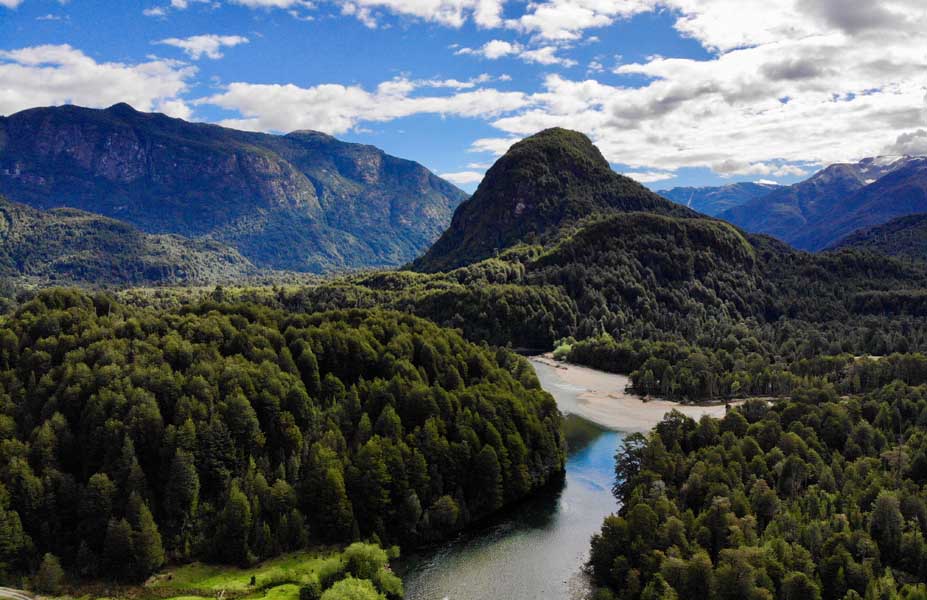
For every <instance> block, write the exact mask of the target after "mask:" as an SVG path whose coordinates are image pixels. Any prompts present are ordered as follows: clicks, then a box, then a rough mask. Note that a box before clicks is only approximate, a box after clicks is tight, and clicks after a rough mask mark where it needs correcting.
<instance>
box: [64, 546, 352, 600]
mask: <svg viewBox="0 0 927 600" xmlns="http://www.w3.org/2000/svg"><path fill="white" fill-rule="evenodd" d="M340 568H341V553H340V552H338V551H337V550H313V551H304V552H296V553H293V554H287V555H284V556H279V557H277V558H274V559H271V560H268V561H266V562H263V563H260V564H257V565H254V566H253V567H248V568H244V569H242V568H238V567H230V566H227V565H207V564H203V563H191V564H188V565H182V566H178V567H171V568H168V569H166V570H164V571H163V572H161V573H159V574H158V575H155V576H154V577H152V578H151V579H149V580H148V582H147V583H146V584H145V585H143V586H109V585H104V584H100V583H97V584H94V585H92V586H88V587H85V588H83V589H80V590H77V593H76V594H73V595H70V596H62V597H60V598H58V599H57V600H126V599H128V600H206V599H209V600H215V599H216V598H220V597H221V598H223V599H225V600H236V599H240V600H298V599H299V588H300V586H301V584H303V583H305V582H306V581H307V580H309V579H311V578H314V577H318V576H319V574H321V573H324V572H326V571H328V572H329V573H330V572H333V571H337V570H338V569H340ZM252 576H253V577H254V585H251V577H252Z"/></svg>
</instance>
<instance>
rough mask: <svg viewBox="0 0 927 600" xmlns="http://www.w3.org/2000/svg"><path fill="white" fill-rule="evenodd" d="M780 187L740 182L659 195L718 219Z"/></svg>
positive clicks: (664, 192)
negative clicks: (720, 215) (731, 210)
mask: <svg viewBox="0 0 927 600" xmlns="http://www.w3.org/2000/svg"><path fill="white" fill-rule="evenodd" d="M780 187H782V186H779V185H775V184H770V183H754V182H750V181H740V182H737V183H731V184H728V185H722V186H716V187H675V188H671V189H668V190H660V191H658V192H657V193H658V194H660V195H661V196H663V197H664V198H668V199H670V200H672V201H673V202H675V203H676V204H682V205H683V206H688V207H689V208H691V209H692V210H695V211H698V212H700V213H702V214H703V215H708V216H711V217H716V216H718V215H719V214H721V213H723V212H724V211H726V210H728V209H731V208H734V207H737V206H740V205H742V204H746V203H747V202H750V201H751V200H755V199H756V198H762V197H763V196H766V195H767V194H770V193H771V192H774V191H776V190H777V189H779V188H780Z"/></svg>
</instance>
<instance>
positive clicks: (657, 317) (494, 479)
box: [0, 130, 927, 600]
mask: <svg viewBox="0 0 927 600" xmlns="http://www.w3.org/2000/svg"><path fill="white" fill-rule="evenodd" d="M577 135H578V134H570V132H563V131H562V130H554V131H553V132H548V133H546V134H545V135H541V136H540V137H537V139H535V138H529V140H526V141H525V142H522V143H521V144H520V145H517V147H513V154H512V155H511V157H510V158H511V160H504V161H500V163H501V166H500V168H499V170H498V172H497V173H496V174H495V175H494V176H493V177H488V178H487V181H486V182H485V183H484V185H483V186H481V188H480V192H478V194H477V195H475V196H474V198H473V199H471V201H469V202H468V203H465V204H464V205H463V206H462V207H461V211H459V214H462V215H463V216H461V217H460V218H459V219H458V218H456V217H455V222H456V223H457V225H458V226H459V228H458V229H459V230H454V228H453V227H452V231H451V232H450V233H449V234H448V235H447V236H445V238H443V239H444V240H445V241H444V242H442V243H439V244H438V246H436V248H437V250H436V251H435V252H433V253H431V254H429V255H428V256H426V257H425V259H423V260H422V261H419V262H418V263H415V264H413V265H412V267H414V268H415V269H418V270H417V271H416V270H410V271H388V272H373V273H363V274H355V275H348V276H344V277H341V278H337V279H331V280H327V281H324V282H321V283H319V284H317V285H309V286H299V285H291V286H281V285H276V286H274V287H268V286H265V287H239V288H228V289H223V288H220V287H217V288H215V289H214V290H212V291H211V292H206V291H203V290H189V289H188V290H164V289H161V290H150V289H147V290H146V289H136V290H125V291H122V292H119V293H116V294H106V293H96V294H89V293H84V292H77V291H68V290H50V291H44V292H39V293H37V294H34V293H29V292H21V293H19V295H18V296H17V297H16V298H15V299H8V300H5V301H4V302H5V305H6V306H7V308H8V310H7V314H6V316H5V317H3V318H2V320H0V389H2V390H3V391H2V392H0V394H2V395H0V445H2V451H0V457H2V458H0V539H4V540H9V542H8V543H5V544H2V545H0V569H2V570H3V572H4V573H7V574H18V573H32V572H34V570H35V569H36V568H38V567H39V565H40V562H41V564H43V565H44V564H45V563H46V559H48V557H52V559H53V560H54V561H60V563H61V564H62V565H63V567H64V568H65V569H67V570H69V571H70V572H71V573H73V574H74V575H75V576H83V577H88V578H92V577H111V578H116V579H119V580H122V581H137V580H140V579H143V578H144V577H146V576H147V575H148V574H150V573H152V572H153V571H154V570H156V569H157V568H158V567H160V566H161V565H162V564H163V563H165V562H166V561H175V562H183V561H188V560H192V559H204V560H209V561H216V562H224V563H238V564H250V563H253V562H254V561H256V560H258V559H262V558H266V557H270V556H274V555H276V554H279V553H282V552H285V551H288V550H292V549H298V548H303V547H305V546H306V545H307V544H324V543H334V544H338V545H343V544H346V543H350V542H353V541H357V540H366V541H369V542H372V543H374V544H378V543H381V544H398V545H401V546H406V547H408V546H418V545H421V544H426V543H430V542H433V541H436V540H440V539H444V538H446V537H448V536H450V535H452V534H454V533H456V532H458V531H460V530H461V529H462V528H463V527H465V526H467V525H468V524H472V523H474V522H476V521H478V520H480V519H482V518H483V517H486V516H488V515H490V514H491V513H493V512H494V511H496V510H498V509H499V508H501V507H503V506H505V505H507V504H511V503H513V502H515V501H517V500H519V499H521V498H524V497H525V496H527V495H528V494H529V493H531V492H532V491H534V490H536V489H538V488H540V487H542V486H544V485H546V484H547V483H548V482H550V481H552V480H555V479H556V478H558V477H559V476H560V475H561V474H562V472H563V469H564V452H565V449H564V443H563V436H562V432H561V418H560V413H559V411H558V410H557V407H556V404H555V402H554V400H553V398H552V397H551V396H550V395H548V394H547V393H546V392H544V391H542V390H541V389H540V387H539V384H538V382H537V379H536V377H535V375H534V373H533V371H532V369H531V367H530V365H529V364H528V363H527V362H526V361H525V360H524V359H522V358H519V357H518V356H517V355H516V354H515V353H513V351H512V350H513V349H514V350H533V351H549V350H551V349H554V350H555V355H556V356H557V357H559V358H564V359H567V360H570V361H572V362H576V363H581V364H585V365H589V366H592V367H595V368H599V369H603V370H607V371H613V372H618V373H626V374H628V375H630V378H631V381H632V384H633V386H634V388H636V390H637V391H638V392H640V393H642V394H645V395H654V396H661V397H667V398H673V399H677V400H682V401H687V402H696V401H702V400H717V399H724V400H734V399H744V398H749V400H747V401H746V403H744V404H742V406H740V407H739V408H734V409H732V410H731V411H730V412H729V414H728V415H727V416H726V417H725V418H724V419H723V420H721V421H714V420H711V419H703V420H702V421H700V422H698V423H696V422H693V421H691V420H688V419H686V418H685V417H683V416H681V415H679V414H673V415H671V416H670V417H668V418H667V419H666V420H665V421H664V422H663V423H662V424H661V425H660V426H659V427H657V429H656V430H655V431H654V432H653V433H651V434H650V435H648V436H641V435H635V436H631V437H629V438H627V441H626V443H625V445H624V446H623V447H622V449H621V450H620V451H619V454H618V467H617V476H618V485H617V486H616V488H615V493H616V497H617V500H618V505H617V506H618V507H619V512H618V513H617V514H616V515H615V516H613V517H610V518H609V519H608V520H607V521H606V523H605V525H604V527H603V530H602V532H601V533H600V534H599V535H598V536H596V538H595V539H594V542H593V551H592V560H591V564H590V569H591V572H592V573H593V576H594V577H595V579H596V581H597V582H598V584H599V585H600V586H602V589H601V590H600V592H599V594H600V596H601V598H602V599H604V600H608V599H610V598H613V597H618V598H621V599H622V600H625V599H628V600H638V599H639V598H646V599H647V600H650V599H655V598H663V599H670V598H702V597H704V598H731V599H734V598H758V599H766V598H781V599H783V600H785V599H789V600H792V599H797V598H812V599H814V598H824V599H827V600H830V599H831V598H835V599H844V598H846V599H850V600H852V599H853V598H857V597H860V598H867V599H868V598H896V597H898V598H911V599H913V598H921V597H923V595H924V594H925V593H927V592H925V591H924V590H922V589H920V588H917V587H916V584H919V583H923V582H924V580H925V579H927V573H925V572H924V565H925V564H927V545H925V542H924V534H925V533H927V508H925V504H924V498H925V488H924V486H925V484H927V436H925V434H924V431H925V429H924V428H925V426H927V322H925V321H924V317H925V316H927V292H925V291H924V290H927V264H925V263H922V262H919V261H912V260H899V259H894V258H889V257H886V256H882V255H878V254H875V253H872V252H867V251H858V250H852V249H847V250H841V251H839V252H830V253H823V254H808V253H804V252H797V251H795V250H793V249H791V248H789V247H788V246H786V245H784V244H782V243H780V242H777V241H775V240H773V239H772V238H768V237H765V236H754V235H748V234H745V233H744V232H743V231H741V230H739V229H737V228H736V227H734V226H732V225H730V224H727V223H724V222H722V221H718V220H715V219H709V218H701V217H699V216H697V215H695V214H694V213H691V211H688V210H686V209H684V208H680V207H674V206H671V205H669V203H668V202H667V201H665V200H662V199H660V198H658V197H655V196H652V195H650V194H649V193H646V192H645V191H642V188H640V186H637V185H636V184H634V185H631V184H629V183H628V182H627V181H625V180H624V178H621V177H620V176H618V175H615V174H612V175H614V176H612V175H609V176H608V177H605V178H604V179H602V180H601V181H597V182H595V181H593V182H591V181H589V178H593V179H594V178H595V177H598V175H597V174H599V173H600V172H602V169H601V162H602V159H601V155H600V154H599V153H598V151H597V150H596V149H595V148H594V147H593V146H591V144H590V143H589V142H588V140H586V139H585V138H582V139H580V138H579V137H577ZM580 137H581V136H580ZM606 166H607V165H606ZM603 177H604V175H603ZM616 178H617V179H616ZM513 182H514V183H513ZM519 182H520V183H519ZM545 190H546V191H545ZM552 190H553V191H552ZM536 192H537V193H536ZM541 192H543V193H541ZM531 198H533V199H534V200H535V201H536V203H535V205H529V204H525V203H524V202H521V200H526V199H531ZM510 200H511V201H514V202H515V203H514V204H511V203H510V204H511V205H509V204H505V202H508V201H510ZM484 202H485V203H489V204H490V205H495V204H498V203H500V202H501V203H502V204H500V206H501V208H500V210H501V211H502V212H501V213H500V214H499V219H501V221H500V222H501V223H503V225H505V227H504V228H503V229H504V231H502V232H501V234H500V232H495V233H493V231H492V227H489V225H491V223H488V221H486V220H485V219H483V218H482V217H483V216H485V214H483V213H482V212H481V211H480V210H479V205H480V204H481V203H484ZM629 210H630V211H631V212H627V211H629ZM641 210H646V211H647V212H635V211H641ZM507 211H508V212H507ZM511 211H514V212H511ZM467 214H470V215H471V216H472V217H473V218H474V219H477V217H480V218H478V219H477V220H476V221H474V222H473V223H470V224H469V225H467V223H468V221H467V218H465V217H466V215H467ZM481 215H482V216H481ZM513 215H514V216H515V217H519V218H515V219H513ZM521 217H523V218H521ZM468 218H469V217H468ZM474 223H475V227H476V229H473V226H474ZM465 225H466V227H464V226H465ZM465 229H466V231H465ZM496 234H500V235H501V237H496V238H493V237H492V236H494V235H496ZM482 235H488V236H490V237H486V238H481V237H480V236H482ZM455 248H456V249H457V250H455ZM458 250H459V251H460V252H461V253H458V252H457V251H458ZM458 265H459V266H458ZM450 267H456V268H453V269H451V270H446V271H443V272H432V271H438V270H439V269H445V268H447V269H449V268H450ZM9 292H10V290H8V289H7V287H6V286H0V294H2V295H6V296H9V295H11V294H10V293H9ZM12 295H15V294H12ZM366 548H367V550H365V552H382V550H372V549H375V548H376V546H375V545H374V546H369V547H366ZM378 556H379V555H378ZM126 557H129V558H128V559H127V558H126ZM378 560H379V563H378V564H380V567H383V566H384V565H385V562H384V560H385V559H382V560H381V559H378ZM368 571H369V573H368V574H369V575H370V577H366V579H369V580H370V581H372V583H367V584H362V583H358V584H357V585H367V586H374V588H375V590H376V591H378V592H379V593H383V594H385V595H387V596H390V597H395V596H396V595H397V594H396V593H395V591H396V588H395V586H394V582H393V580H392V579H390V578H389V577H386V576H380V575H377V573H378V572H379V571H377V570H376V569H374V570H369V569H368ZM354 576H355V573H354V572H353V571H350V570H349V569H344V570H338V572H337V573H336V574H335V575H334V576H333V577H331V578H326V582H325V583H326V585H331V584H333V583H334V579H337V578H344V579H342V581H345V582H347V583H343V584H341V585H342V587H345V588H347V587H350V586H353V585H355V583H353V578H354ZM378 578H379V579H378ZM349 579H350V581H349ZM361 579H364V578H361ZM390 590H393V591H390ZM375 593H376V592H375ZM919 594H920V595H919Z"/></svg>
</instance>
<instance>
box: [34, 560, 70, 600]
mask: <svg viewBox="0 0 927 600" xmlns="http://www.w3.org/2000/svg"><path fill="white" fill-rule="evenodd" d="M63 582H64V569H62V568H61V563H60V562H59V561H58V557H57V556H55V555H54V554H51V553H47V554H45V556H44V557H43V558H42V564H41V565H39V570H38V571H37V572H36V574H35V578H34V579H33V581H32V585H33V586H34V587H35V590H36V591H37V592H42V593H43V594H58V593H59V592H60V591H61V584H62V583H63Z"/></svg>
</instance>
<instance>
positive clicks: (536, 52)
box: [455, 40, 576, 67]
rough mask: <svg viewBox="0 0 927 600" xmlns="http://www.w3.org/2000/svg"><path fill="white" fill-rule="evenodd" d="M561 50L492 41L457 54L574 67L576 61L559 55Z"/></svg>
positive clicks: (461, 50) (553, 47) (551, 47)
mask: <svg viewBox="0 0 927 600" xmlns="http://www.w3.org/2000/svg"><path fill="white" fill-rule="evenodd" d="M558 50H559V48H557V47H556V46H541V47H538V48H533V49H528V48H526V47H525V46H523V45H521V44H518V43H514V42H506V41H504V40H490V41H488V42H486V43H485V44H483V45H482V46H480V47H478V48H459V49H458V50H457V51H456V52H455V54H460V55H472V56H481V57H483V58H486V59H489V60H496V59H499V58H503V57H506V56H512V57H516V58H519V59H521V60H522V61H524V62H527V63H537V64H540V65H561V66H564V67H572V66H574V65H575V64H576V61H575V60H572V59H569V58H564V57H562V56H558V55H557V51H558Z"/></svg>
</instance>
